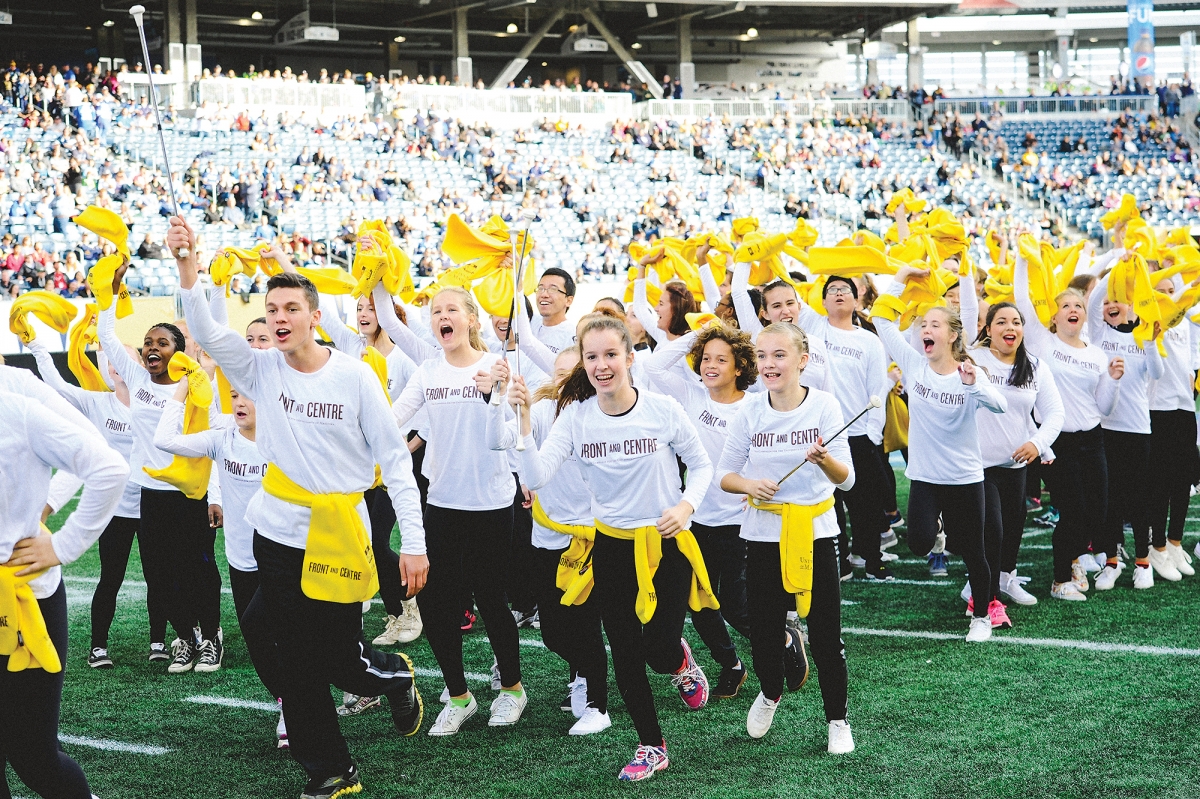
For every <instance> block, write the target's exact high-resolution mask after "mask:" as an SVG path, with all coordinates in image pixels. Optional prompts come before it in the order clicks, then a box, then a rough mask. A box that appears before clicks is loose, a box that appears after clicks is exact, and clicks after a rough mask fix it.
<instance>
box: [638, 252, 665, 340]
mask: <svg viewBox="0 0 1200 799" xmlns="http://www.w3.org/2000/svg"><path fill="white" fill-rule="evenodd" d="M642 274H643V275H644V274H645V271H644V270H643V272H642ZM631 306H632V307H633V312H634V314H636V315H637V318H638V320H640V321H641V323H642V327H644V328H646V335H648V336H650V338H652V339H654V341H655V342H656V343H658V344H661V343H663V341H664V340H666V333H664V332H663V331H661V330H659V329H658V311H656V310H654V306H653V305H651V304H650V300H648V299H646V278H645V277H639V278H637V279H636V280H634V281H633V302H632V303H631Z"/></svg>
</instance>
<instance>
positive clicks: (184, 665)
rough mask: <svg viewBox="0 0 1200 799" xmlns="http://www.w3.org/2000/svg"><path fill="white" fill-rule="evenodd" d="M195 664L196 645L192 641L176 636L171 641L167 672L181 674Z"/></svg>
mask: <svg viewBox="0 0 1200 799" xmlns="http://www.w3.org/2000/svg"><path fill="white" fill-rule="evenodd" d="M195 665H196V645H195V644H194V643H193V642H192V641H185V640H184V639H182V638H176V639H175V640H174V641H172V642H171V665H170V666H167V674H183V673H184V672H185V671H191V670H192V668H193V667H194V666H195Z"/></svg>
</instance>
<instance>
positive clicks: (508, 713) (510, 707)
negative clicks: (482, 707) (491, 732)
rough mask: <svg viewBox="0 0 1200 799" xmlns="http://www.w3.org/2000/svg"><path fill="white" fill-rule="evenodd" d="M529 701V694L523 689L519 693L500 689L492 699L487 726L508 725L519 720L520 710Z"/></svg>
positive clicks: (523, 708)
mask: <svg viewBox="0 0 1200 799" xmlns="http://www.w3.org/2000/svg"><path fill="white" fill-rule="evenodd" d="M528 703H529V695H528V694H527V693H525V691H524V690H522V691H521V695H520V696H517V695H516V694H513V693H510V692H508V691H501V692H500V693H499V694H497V695H496V698H495V699H493V700H492V707H491V716H490V717H489V718H488V726H489V727H508V726H510V725H512V724H516V723H517V722H518V721H520V720H521V712H522V711H523V710H525V705H526V704H528Z"/></svg>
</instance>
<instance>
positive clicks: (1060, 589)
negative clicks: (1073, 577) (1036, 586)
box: [1050, 578, 1116, 602]
mask: <svg viewBox="0 0 1200 799" xmlns="http://www.w3.org/2000/svg"><path fill="white" fill-rule="evenodd" d="M1113 579H1116V578H1113ZM1096 588H1097V590H1100V578H1096ZM1050 596H1051V597H1053V598H1054V599H1065V600H1067V601H1069V602H1086V601H1087V597H1086V596H1084V595H1083V594H1082V593H1080V591H1079V589H1078V588H1076V587H1075V583H1072V582H1066V583H1054V584H1053V585H1051V586H1050Z"/></svg>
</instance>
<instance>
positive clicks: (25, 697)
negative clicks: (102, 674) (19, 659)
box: [0, 582, 92, 799]
mask: <svg viewBox="0 0 1200 799" xmlns="http://www.w3.org/2000/svg"><path fill="white" fill-rule="evenodd" d="M38 607H39V608H41V611H42V618H43V619H45V621H46V630H47V632H49V633H50V640H51V641H52V642H53V643H54V648H55V649H56V650H58V657H59V660H61V661H62V664H63V671H60V672H58V673H57V674H50V673H49V672H47V671H46V670H45V669H25V670H24V671H9V670H8V658H7V657H0V696H3V697H4V701H3V702H0V774H2V773H3V768H2V767H3V763H4V762H5V761H7V762H8V764H9V765H10V766H12V768H13V771H15V772H16V773H17V776H18V777H20V778H21V781H22V782H24V783H25V785H26V786H27V787H28V788H29V789H30V790H32V791H33V792H34V793H36V794H37V795H38V796H44V797H46V799H91V796H92V791H91V789H90V788H89V787H88V781H87V778H86V777H84V776H83V770H82V769H80V768H79V764H78V763H76V762H75V761H74V760H72V759H71V758H70V757H68V756H67V755H66V753H64V752H63V751H62V750H61V749H60V748H59V745H58V715H59V704H60V702H61V701H62V687H63V676H64V675H65V674H66V667H67V592H66V589H64V588H63V585H62V583H61V582H60V583H59V584H58V590H56V591H55V592H54V593H53V594H51V595H50V596H49V597H47V598H46V599H39V600H38ZM0 796H3V797H5V799H8V798H9V797H11V796H12V794H11V793H9V789H8V782H7V780H5V779H0Z"/></svg>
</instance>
